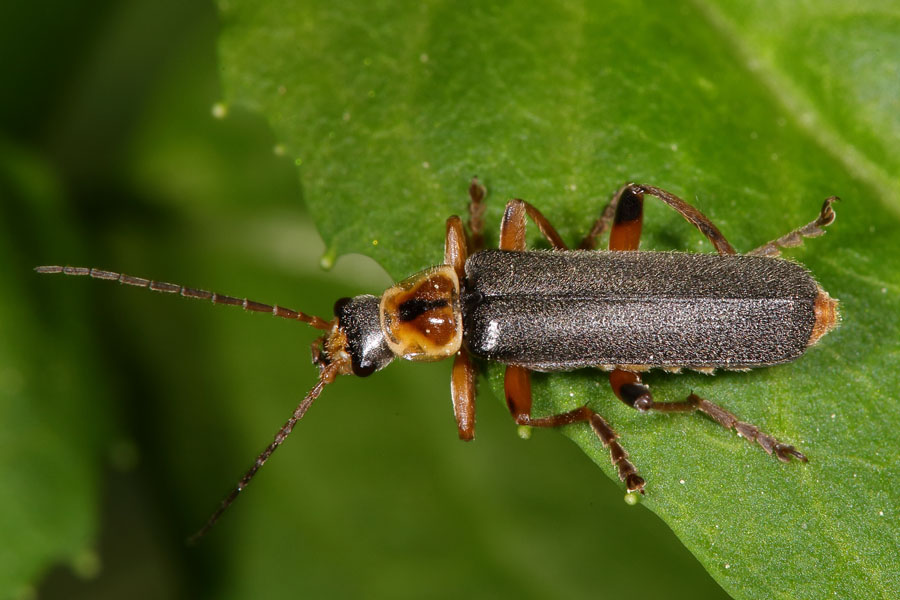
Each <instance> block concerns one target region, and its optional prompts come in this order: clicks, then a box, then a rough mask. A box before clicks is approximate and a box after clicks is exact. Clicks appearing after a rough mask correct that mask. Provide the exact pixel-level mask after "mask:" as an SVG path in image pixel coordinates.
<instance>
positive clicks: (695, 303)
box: [35, 178, 840, 538]
mask: <svg viewBox="0 0 900 600" xmlns="http://www.w3.org/2000/svg"><path fill="white" fill-rule="evenodd" d="M485 195H486V190H485V188H484V186H482V185H481V183H480V182H479V181H478V180H477V178H476V179H473V180H472V182H471V184H470V186H469V197H470V201H469V223H468V224H469V231H468V233H467V232H466V230H465V228H464V226H463V222H462V220H461V219H460V218H459V217H458V216H452V217H450V218H449V219H448V220H447V229H446V236H445V242H444V264H442V265H439V266H435V267H431V268H429V269H426V270H424V271H422V272H420V273H417V274H415V275H413V276H411V277H409V278H407V279H405V280H403V281H401V282H400V283H397V284H396V285H394V286H393V287H391V288H389V289H388V290H387V291H385V292H384V293H383V294H382V295H381V296H380V297H378V296H372V295H362V296H356V297H354V298H342V299H340V300H338V301H337V302H336V303H335V305H334V318H333V319H331V320H325V319H322V318H319V317H316V316H312V315H307V314H305V313H302V312H299V311H295V310H291V309H288V308H284V307H281V306H278V305H274V306H270V305H268V304H262V303H260V302H254V301H252V300H248V299H246V298H244V299H241V298H234V297H231V296H225V295H222V294H217V293H213V292H208V291H206V290H199V289H194V288H188V287H184V286H180V285H175V284H171V283H164V282H158V281H151V280H149V279H143V278H139V277H132V276H130V275H124V274H119V273H114V272H111V271H104V270H101V269H92V268H82V267H59V266H45V267H37V268H36V269H35V270H36V271H37V272H39V273H64V274H66V275H87V276H90V277H93V278H95V279H106V280H113V281H118V282H120V283H124V284H128V285H134V286H138V287H145V288H149V289H151V290H154V291H158V292H167V293H175V294H180V295H181V296H185V297H188V298H199V299H204V300H211V301H212V302H213V303H215V304H228V305H232V306H240V307H242V308H243V309H244V310H247V311H256V312H269V313H272V314H273V315H275V316H278V317H283V318H286V319H292V320H298V321H302V322H304V323H307V324H309V325H311V326H312V327H315V328H317V329H320V330H323V331H325V334H324V335H323V336H322V337H321V338H319V339H317V340H316V341H315V342H314V343H313V346H312V351H313V362H314V363H315V364H316V365H318V367H319V378H318V381H317V382H316V384H315V385H314V386H313V387H312V389H311V390H310V391H309V392H308V393H307V394H306V396H305V397H304V398H303V400H302V401H301V402H300V404H299V405H298V406H297V408H296V409H295V410H294V413H293V414H292V415H291V417H290V419H288V421H287V422H286V423H285V424H284V425H283V426H282V427H281V429H279V430H278V433H277V434H276V435H275V439H274V440H273V441H272V442H271V443H270V444H269V445H268V447H266V449H265V450H263V452H262V453H261V454H260V455H259V456H258V457H257V459H256V461H255V463H254V464H253V466H252V467H251V468H250V470H248V471H247V473H246V474H245V475H244V476H243V477H242V478H241V480H240V481H239V482H238V484H237V485H236V486H235V488H234V489H233V490H232V491H231V493H230V494H229V495H228V496H227V497H226V498H225V499H224V500H223V501H222V503H221V505H220V506H219V507H218V509H217V510H216V511H215V512H214V513H213V515H212V516H211V517H210V518H209V520H208V521H207V523H206V524H205V525H204V526H203V528H202V529H201V530H200V531H199V532H198V533H197V534H195V536H194V538H198V537H200V536H202V535H204V534H205V533H206V532H207V531H208V530H209V528H210V527H212V525H213V524H214V523H215V522H216V521H217V520H218V518H219V517H220V516H221V514H222V513H223V512H224V511H225V509H226V508H228V506H229V505H230V504H231V503H232V502H233V501H234V500H235V498H237V495H238V494H239V493H240V492H241V491H242V490H243V489H244V488H245V487H246V486H247V484H249V482H250V480H251V479H252V478H253V476H254V475H255V474H256V472H257V471H258V470H259V468H260V467H261V466H262V465H263V464H264V463H265V462H266V460H268V458H269V456H270V455H271V454H272V452H274V451H275V449H276V448H278V446H279V445H280V444H281V443H282V442H283V441H284V440H285V438H286V437H287V436H288V435H289V434H290V433H291V431H292V430H293V428H294V426H295V425H296V423H297V422H298V421H299V420H300V419H301V418H303V416H304V415H305V414H306V411H307V410H308V409H309V407H310V405H311V404H312V403H313V401H314V400H315V399H316V398H317V397H318V396H319V394H321V392H322V390H323V389H324V387H325V386H326V385H328V384H330V383H331V382H333V381H334V380H335V378H336V377H337V376H338V375H349V374H353V375H357V376H360V377H366V376H368V375H371V374H372V373H374V372H375V371H378V370H380V369H383V368H384V367H386V366H387V365H388V364H389V363H390V362H391V361H392V360H393V359H394V358H397V357H400V358H404V359H407V360H416V361H435V360H441V359H444V358H449V357H451V356H453V357H454V359H453V368H452V374H451V380H450V389H451V397H452V401H453V412H454V415H455V417H456V423H457V428H458V431H459V437H460V438H461V439H463V440H472V439H473V438H474V436H475V374H476V369H475V364H474V362H473V360H472V358H473V357H476V358H479V359H482V360H489V361H496V362H500V363H502V364H505V365H507V366H506V376H505V381H504V387H505V394H506V403H507V406H508V407H509V411H510V413H511V414H512V416H513V418H514V419H515V422H516V423H517V424H518V425H522V426H531V427H560V426H562V425H568V424H572V423H578V422H587V423H588V424H589V425H590V427H591V429H592V430H593V431H594V433H595V434H596V435H597V437H598V438H599V441H600V442H601V443H602V444H603V445H604V446H605V447H607V448H608V449H609V453H610V460H611V461H612V463H613V465H614V466H615V467H616V469H617V470H618V474H619V478H620V479H621V480H622V481H623V482H625V486H626V488H627V490H628V492H629V493H635V492H640V493H642V494H643V493H644V487H645V481H644V479H643V478H642V477H641V476H640V475H639V474H638V471H637V469H636V468H635V466H634V464H633V463H632V462H631V460H630V458H629V455H628V453H627V452H626V451H625V449H624V448H623V447H622V446H621V444H619V441H618V437H619V436H618V434H617V433H616V432H615V431H614V430H613V428H612V427H611V426H610V425H609V423H607V421H606V420H605V419H604V418H603V417H602V416H600V415H599V414H598V413H597V412H595V411H594V410H593V409H591V408H589V407H588V406H587V405H584V406H582V407H581V408H577V409H575V410H571V411H568V412H565V413H562V414H556V415H550V416H544V417H533V416H532V415H531V405H532V398H531V383H530V372H531V371H544V372H553V371H570V370H575V369H581V368H588V367H595V368H600V369H603V370H605V371H609V380H610V384H611V386H612V390H613V393H614V394H615V395H616V397H618V398H619V399H620V400H621V401H622V402H624V403H625V404H627V405H629V406H631V407H633V408H635V409H637V410H639V411H641V412H646V411H651V410H653V411H659V412H693V411H697V410H699V411H701V412H703V413H705V414H706V415H708V416H709V417H710V418H712V419H713V420H714V421H715V422H717V423H719V424H720V425H721V426H723V427H725V428H727V429H734V430H735V431H736V432H737V433H738V434H739V435H740V436H742V437H745V438H747V439H748V440H749V441H751V442H756V443H758V444H759V445H760V446H761V447H762V448H763V449H764V450H765V451H766V452H767V453H769V454H774V455H775V456H776V457H777V458H778V459H780V460H781V461H784V462H788V461H790V460H791V458H796V459H798V460H801V461H803V462H806V460H807V459H806V456H804V455H803V454H802V453H801V452H800V451H799V450H797V449H795V448H794V447H793V446H791V445H788V444H785V443H782V442H780V441H778V440H777V439H776V438H774V437H773V436H771V435H769V434H767V433H764V432H762V431H760V430H759V428H758V427H756V426H754V425H751V424H750V423H746V422H744V421H741V420H740V419H738V418H737V417H736V416H735V415H734V414H732V413H731V412H729V411H727V410H725V409H724V408H722V407H720V406H718V405H716V404H714V403H712V402H710V401H709V400H706V399H704V398H701V397H699V396H697V395H695V394H693V393H691V394H690V395H689V396H688V397H687V399H686V400H684V401H681V402H657V401H655V400H654V399H653V396H652V394H651V393H650V389H649V388H648V387H647V386H646V385H645V384H643V383H642V382H641V376H640V373H642V372H644V371H647V370H649V369H652V368H660V369H664V370H666V371H670V372H677V371H680V370H681V369H692V370H695V371H700V372H704V373H712V372H713V371H714V370H715V369H731V370H747V369H752V368H757V367H766V366H771V365H776V364H781V363H786V362H790V361H793V360H795V359H797V358H798V357H799V356H800V355H801V354H803V353H804V352H805V351H806V349H807V348H809V347H810V346H812V345H814V344H815V343H816V342H818V340H819V339H820V338H821V337H822V336H823V335H825V334H826V333H828V332H829V331H831V330H832V329H834V328H835V327H836V326H837V325H838V323H839V319H840V317H839V315H838V311H837V304H838V303H837V301H836V300H834V299H833V298H831V297H830V296H829V295H828V293H827V292H826V291H825V290H823V289H822V288H821V287H820V286H819V284H818V283H816V281H815V279H813V277H812V276H811V275H810V273H809V272H808V271H807V270H806V269H805V268H804V267H803V266H801V265H799V264H797V263H795V262H791V261H788V260H784V259H781V258H778V255H779V254H780V249H781V248H787V247H793V246H798V245H800V244H801V243H802V242H803V238H806V237H816V236H819V235H822V234H823V233H824V232H825V230H824V228H825V227H826V226H828V225H830V224H831V223H832V222H834V218H835V213H834V210H833V209H832V204H833V202H834V201H835V200H837V198H836V197H834V196H832V197H830V198H828V199H826V200H825V202H824V203H823V205H822V208H821V211H820V212H819V215H818V217H817V218H816V219H815V220H813V221H812V222H810V223H808V224H807V225H805V226H803V227H799V228H797V229H795V230H793V231H791V232H790V233H788V234H787V235H784V236H782V237H780V238H778V239H776V240H773V241H771V242H769V243H767V244H765V245H763V246H760V247H759V248H756V249H755V250H752V251H751V252H749V253H747V254H743V255H740V254H737V252H736V251H735V250H734V248H733V247H732V246H731V244H729V243H728V241H727V240H726V239H725V237H724V236H723V235H722V234H721V232H719V230H718V229H717V228H716V226H715V225H713V224H712V222H710V220H709V219H708V218H707V217H706V216H705V215H703V214H702V213H701V212H700V211H699V210H697V209H696V208H694V207H693V206H691V205H689V204H688V203H686V202H685V201H684V200H681V199H680V198H678V197H677V196H675V195H674V194H671V193H669V192H667V191H665V190H662V189H660V188H657V187H654V186H650V185H636V184H628V185H625V186H624V187H622V188H621V189H620V190H619V191H618V192H617V193H616V194H615V195H614V196H613V198H612V199H611V200H610V202H609V204H608V205H607V206H606V208H605V209H604V210H603V211H602V213H601V215H600V217H598V218H597V220H596V221H595V222H594V224H593V226H592V227H591V229H590V231H589V232H588V234H587V235H586V236H585V238H584V239H583V240H582V242H581V244H580V246H579V249H577V250H569V249H568V248H567V246H566V244H565V243H564V242H563V240H562V238H561V237H560V236H559V234H558V233H557V232H556V230H555V229H554V227H553V226H552V225H551V224H550V222H549V221H548V220H547V219H546V218H545V217H544V215H542V214H541V212H540V211H538V210H537V209H536V208H535V207H534V206H532V205H531V204H529V203H528V202H525V201H523V200H518V199H516V200H511V201H509V202H508V203H507V205H506V210H505V212H504V214H503V220H502V222H501V226H500V248H499V249H498V250H487V249H485V248H484V237H483V219H482V215H483V212H484V200H485ZM645 195H649V196H653V197H656V198H658V199H659V200H661V201H663V202H664V203H666V204H668V205H669V206H671V207H672V208H673V209H675V210H676V211H677V212H678V213H680V214H681V215H682V216H683V217H684V218H685V219H687V220H688V221H689V222H690V223H691V224H693V225H694V226H695V227H697V229H699V230H700V231H701V232H702V233H703V234H704V235H705V236H706V237H707V239H709V241H710V242H711V243H712V245H713V246H714V247H715V249H716V251H717V254H689V253H683V252H653V251H650V252H637V249H638V244H639V241H640V236H641V227H642V222H643V201H644V196H645ZM529 218H530V219H531V220H532V221H533V222H534V224H535V225H537V227H538V229H539V230H540V232H541V234H542V235H543V236H544V237H545V238H546V240H547V241H548V242H549V243H550V245H551V246H552V248H553V249H552V250H544V251H529V250H526V248H525V227H526V222H527V219H529ZM607 230H609V251H606V252H604V251H595V250H594V248H595V247H596V245H597V240H598V238H599V237H600V236H601V235H603V234H604V233H605V232H606V231H607Z"/></svg>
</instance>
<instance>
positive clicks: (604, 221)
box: [578, 184, 631, 250]
mask: <svg viewBox="0 0 900 600" xmlns="http://www.w3.org/2000/svg"><path fill="white" fill-rule="evenodd" d="M630 187H631V186H630V184H629V185H625V186H622V187H621V188H619V191H617V192H616V194H615V196H613V197H612V200H610V201H609V203H608V204H607V205H606V207H605V208H604V209H603V212H602V213H600V216H599V217H597V220H596V221H594V224H593V225H592V226H591V230H590V231H588V234H587V235H586V236H584V239H583V240H581V243H580V244H579V245H578V249H579V250H593V249H594V248H596V247H597V239H598V238H599V237H600V236H601V235H603V234H604V233H606V230H607V229H609V226H610V225H611V224H612V222H613V215H615V214H616V208H617V207H618V205H619V199H620V198H621V197H622V194H623V193H625V191H626V190H628V189H630Z"/></svg>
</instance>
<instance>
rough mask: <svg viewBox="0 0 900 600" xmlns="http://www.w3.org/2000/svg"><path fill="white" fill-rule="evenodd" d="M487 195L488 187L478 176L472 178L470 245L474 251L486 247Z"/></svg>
mask: <svg viewBox="0 0 900 600" xmlns="http://www.w3.org/2000/svg"><path fill="white" fill-rule="evenodd" d="M485 196H487V189H485V187H484V186H483V185H481V182H480V181H478V178H477V177H473V178H472V183H470V184H469V231H470V232H471V234H472V237H471V238H469V246H471V248H472V253H473V254H474V253H476V252H478V251H479V250H483V249H484V197H485Z"/></svg>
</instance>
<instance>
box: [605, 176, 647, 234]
mask: <svg viewBox="0 0 900 600" xmlns="http://www.w3.org/2000/svg"><path fill="white" fill-rule="evenodd" d="M612 204H615V207H616V212H615V217H614V219H613V224H612V230H611V231H610V232H609V249H610V250H637V249H638V246H639V245H640V243H641V229H642V228H643V225H644V195H643V194H641V193H640V192H637V191H635V189H634V186H630V185H627V186H625V187H623V188H622V189H621V190H619V193H618V194H616V198H615V203H613V202H610V205H612Z"/></svg>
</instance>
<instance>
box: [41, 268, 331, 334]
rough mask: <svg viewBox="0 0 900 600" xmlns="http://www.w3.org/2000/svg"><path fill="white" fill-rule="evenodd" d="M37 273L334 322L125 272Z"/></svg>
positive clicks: (324, 325) (321, 325)
mask: <svg viewBox="0 0 900 600" xmlns="http://www.w3.org/2000/svg"><path fill="white" fill-rule="evenodd" d="M34 270H35V271H37V272H38V273H62V274H63V275H81V276H89V277H91V278H93V279H104V280H106V281H118V282H119V283H123V284H125V285H133V286H135V287H142V288H147V289H149V290H153V291H154V292H162V293H165V294H178V295H180V296H184V297H185V298H197V299H199V300H211V301H212V303H213V304H227V305H229V306H240V307H241V308H243V309H244V310H246V311H253V312H265V313H271V314H272V315H274V316H276V317H281V318H282V319H290V320H292V321H302V322H304V323H307V324H308V325H311V326H313V327H315V328H316V329H322V330H324V331H328V330H329V329H331V326H332V322H331V321H326V320H325V319H322V318H319V317H316V316H314V315H307V314H305V313H302V312H300V311H297V310H291V309H290V308H284V307H283V306H278V305H277V304H276V305H274V306H270V305H268V304H263V303H261V302H254V301H253V300H248V299H247V298H233V297H231V296H226V295H224V294H217V293H215V292H208V291H206V290H198V289H195V288H189V287H185V286H183V285H177V284H174V283H165V282H163V281H153V280H151V279H144V278H143V277H134V276H132V275H125V274H124V273H115V272H113V271H104V270H102V269H94V268H87V267H60V266H56V265H52V266H44V267H35V268H34Z"/></svg>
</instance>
